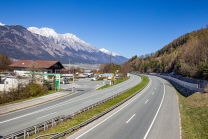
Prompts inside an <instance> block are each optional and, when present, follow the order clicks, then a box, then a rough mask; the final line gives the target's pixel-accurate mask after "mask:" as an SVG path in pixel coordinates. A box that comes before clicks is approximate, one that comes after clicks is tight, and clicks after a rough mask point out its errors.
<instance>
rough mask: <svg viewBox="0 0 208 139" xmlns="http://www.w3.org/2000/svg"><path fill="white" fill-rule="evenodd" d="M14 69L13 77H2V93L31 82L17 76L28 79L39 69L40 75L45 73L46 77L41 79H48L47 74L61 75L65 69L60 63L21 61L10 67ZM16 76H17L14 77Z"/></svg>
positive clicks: (0, 89) (0, 86)
mask: <svg viewBox="0 0 208 139" xmlns="http://www.w3.org/2000/svg"><path fill="white" fill-rule="evenodd" d="M9 66H10V67H13V69H14V72H13V74H12V75H9V74H8V75H5V76H2V77H1V81H0V92H2V91H9V89H11V88H16V87H17V85H18V83H21V84H28V83H29V80H28V79H26V78H21V79H20V78H17V76H22V77H27V76H28V75H29V74H25V73H27V72H30V70H31V69H32V68H36V69H38V71H39V72H40V73H44V76H41V77H40V78H44V79H48V76H47V74H60V72H61V69H64V67H63V65H62V64H61V63H60V62H59V61H51V60H36V61H33V60H19V61H17V62H14V63H13V64H11V65H9ZM14 75H15V76H14Z"/></svg>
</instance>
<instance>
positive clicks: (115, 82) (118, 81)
mask: <svg viewBox="0 0 208 139" xmlns="http://www.w3.org/2000/svg"><path fill="white" fill-rule="evenodd" d="M128 79H129V77H124V78H120V79H118V80H115V81H114V84H113V85H116V84H119V83H122V82H124V81H126V80H128ZM110 86H112V85H109V84H106V85H103V86H101V87H100V88H98V89H97V90H100V89H104V88H108V87H110Z"/></svg>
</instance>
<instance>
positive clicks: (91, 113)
mask: <svg viewBox="0 0 208 139" xmlns="http://www.w3.org/2000/svg"><path fill="white" fill-rule="evenodd" d="M141 77H142V82H141V83H140V84H138V85H137V86H135V87H133V88H132V89H131V90H129V91H126V92H125V93H123V94H121V95H119V96H118V97H116V98H114V99H112V100H109V101H107V102H105V103H104V104H102V105H100V106H97V107H94V108H93V109H90V110H88V111H86V112H83V113H81V114H79V115H76V116H75V117H74V119H70V120H68V121H66V122H64V123H61V124H59V125H58V126H56V127H54V128H51V129H49V130H47V131H44V132H41V133H40V134H36V135H34V136H33V137H32V138H34V137H37V136H40V135H44V134H52V133H57V132H63V131H65V130H66V129H69V128H71V127H73V126H75V125H78V124H80V123H82V122H84V121H86V120H87V119H90V118H92V117H94V116H96V115H98V114H100V113H102V112H103V111H105V110H107V109H109V108H111V107H112V106H114V105H116V104H117V103H119V102H121V101H122V100H124V99H126V98H127V97H129V96H131V95H132V94H134V93H136V92H138V91H139V90H141V89H142V88H144V87H145V86H146V85H147V84H148V82H149V79H148V78H147V77H146V76H141ZM45 138H49V137H45Z"/></svg>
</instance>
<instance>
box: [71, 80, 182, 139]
mask: <svg viewBox="0 0 208 139" xmlns="http://www.w3.org/2000/svg"><path fill="white" fill-rule="evenodd" d="M149 78H150V82H149V84H148V86H147V87H146V88H145V89H144V90H143V91H142V92H140V93H139V94H138V95H136V96H135V97H133V98H132V99H130V100H129V101H127V102H126V103H125V104H123V105H121V106H120V107H118V108H116V109H114V110H113V111H111V112H110V113H108V114H106V115H105V116H103V117H101V118H99V119H98V120H96V121H94V122H92V123H90V124H88V125H87V126H85V127H83V128H81V129H80V130H79V131H77V132H75V133H74V134H73V135H71V136H69V137H68V138H67V139H180V134H181V133H180V131H181V130H180V119H179V117H180V116H179V108H178V100H177V94H176V92H175V89H174V88H173V87H172V86H171V84H170V83H169V82H167V81H166V80H164V79H161V78H159V77H154V76H149Z"/></svg>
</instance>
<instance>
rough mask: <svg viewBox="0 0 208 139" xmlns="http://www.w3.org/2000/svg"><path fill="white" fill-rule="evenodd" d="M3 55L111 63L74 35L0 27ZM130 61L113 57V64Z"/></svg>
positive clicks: (52, 31)
mask: <svg viewBox="0 0 208 139" xmlns="http://www.w3.org/2000/svg"><path fill="white" fill-rule="evenodd" d="M0 52H2V53H3V54H5V55H7V56H9V57H11V58H13V59H34V60H36V59H45V60H59V61H61V62H62V63H69V61H70V62H71V63H97V64H98V63H99V64H101V63H109V59H110V54H109V53H106V52H103V51H102V50H99V49H97V48H96V47H94V46H92V45H90V44H88V43H85V42H84V41H82V40H81V39H79V38H77V37H76V36H75V35H73V34H70V33H66V34H58V33H56V32H55V31H54V30H53V29H50V28H41V29H38V28H36V27H29V28H28V29H26V28H24V27H23V26H20V25H14V26H8V25H3V24H1V25H0ZM127 60H128V59H127V58H125V57H123V56H119V55H112V62H113V63H117V64H121V63H124V62H125V61H127Z"/></svg>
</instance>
